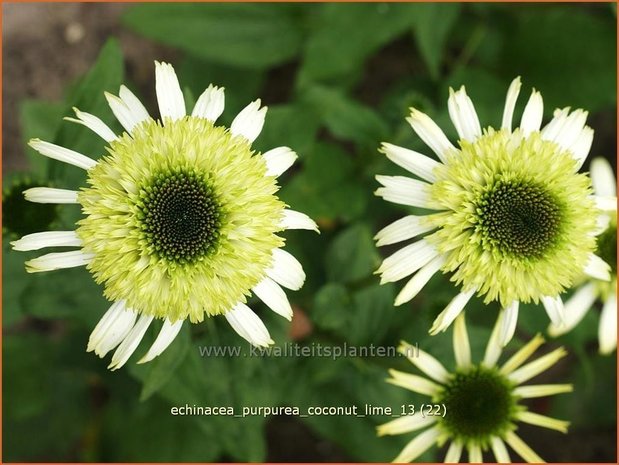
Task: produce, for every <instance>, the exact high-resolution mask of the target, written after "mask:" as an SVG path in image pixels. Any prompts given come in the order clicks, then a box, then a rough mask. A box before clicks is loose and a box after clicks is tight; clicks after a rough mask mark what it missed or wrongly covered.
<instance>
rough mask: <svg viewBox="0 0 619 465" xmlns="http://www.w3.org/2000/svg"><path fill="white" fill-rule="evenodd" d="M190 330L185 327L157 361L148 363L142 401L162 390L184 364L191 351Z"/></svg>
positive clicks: (141, 395)
mask: <svg viewBox="0 0 619 465" xmlns="http://www.w3.org/2000/svg"><path fill="white" fill-rule="evenodd" d="M189 341H190V336H189V328H188V325H184V327H183V328H182V329H181V331H180V332H179V333H178V335H177V336H176V337H175V338H174V341H173V342H172V343H171V344H170V346H169V347H168V348H167V349H166V350H164V351H163V353H162V354H161V355H159V356H158V357H157V358H155V360H153V361H151V362H148V363H147V364H146V365H145V366H144V369H145V370H146V372H147V373H146V375H145V378H144V384H143V385H142V392H141V393H140V400H142V401H144V400H146V399H148V398H149V397H150V396H152V395H153V394H154V393H155V392H157V391H158V390H159V389H161V387H162V386H164V385H165V383H167V382H168V381H169V379H170V377H171V376H173V375H174V372H175V370H176V368H177V367H178V366H179V365H180V364H181V363H182V361H183V359H184V358H185V356H186V355H187V351H188V350H189Z"/></svg>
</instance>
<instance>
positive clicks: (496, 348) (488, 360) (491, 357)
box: [483, 311, 505, 367]
mask: <svg viewBox="0 0 619 465" xmlns="http://www.w3.org/2000/svg"><path fill="white" fill-rule="evenodd" d="M504 316H505V312H504V311H500V312H499V316H498V317H497V319H496V322H495V323H494V327H493V328H492V333H491V334H490V339H489V340H488V344H487V345H486V352H485V353H484V361H483V364H484V365H485V366H487V367H494V366H496V362H497V361H498V360H499V357H500V356H501V352H502V351H503V346H502V345H501V343H500V340H499V339H500V335H501V327H502V326H503V318H504Z"/></svg>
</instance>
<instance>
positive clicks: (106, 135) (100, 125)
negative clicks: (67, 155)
mask: <svg viewBox="0 0 619 465" xmlns="http://www.w3.org/2000/svg"><path fill="white" fill-rule="evenodd" d="M73 111H74V112H75V116H77V118H70V117H68V116H66V117H65V118H64V119H65V120H66V121H71V122H72V123H77V124H81V125H83V126H86V127H87V128H88V129H90V130H91V131H92V132H94V133H95V134H96V135H98V136H99V137H100V138H101V139H103V140H104V141H106V142H112V141H114V140H116V134H114V131H112V130H111V129H110V128H109V127H108V125H107V124H105V123H104V122H103V121H102V120H101V119H100V118H98V117H97V116H95V115H91V114H90V113H86V112H85V111H79V110H78V109H77V108H75V107H73Z"/></svg>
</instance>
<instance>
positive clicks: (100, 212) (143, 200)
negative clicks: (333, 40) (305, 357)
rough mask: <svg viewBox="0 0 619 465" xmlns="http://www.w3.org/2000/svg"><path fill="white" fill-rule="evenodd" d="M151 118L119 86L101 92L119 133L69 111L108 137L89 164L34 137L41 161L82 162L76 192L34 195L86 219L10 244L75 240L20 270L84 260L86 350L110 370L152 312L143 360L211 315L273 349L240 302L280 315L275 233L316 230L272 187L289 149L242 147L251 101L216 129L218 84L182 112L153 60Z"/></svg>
mask: <svg viewBox="0 0 619 465" xmlns="http://www.w3.org/2000/svg"><path fill="white" fill-rule="evenodd" d="M155 65H156V70H155V71H156V73H155V77H156V93H157V101H158V105H159V111H160V114H161V121H157V120H155V119H153V118H152V117H151V116H150V115H149V113H148V112H147V110H146V109H145V108H144V106H143V105H142V103H140V101H139V100H138V99H137V97H136V96H135V95H134V94H133V93H131V91H130V90H129V89H127V88H126V87H125V86H121V88H120V92H119V96H115V95H111V94H107V93H106V98H107V100H108V103H109V105H110V107H111V109H112V112H113V113H114V115H115V116H116V118H117V119H118V120H119V121H120V123H121V124H122V126H123V127H124V128H125V130H126V132H125V133H123V134H122V135H116V134H114V133H113V132H112V130H110V128H108V127H107V126H106V125H105V124H104V123H103V122H102V121H101V120H100V119H99V118H98V117H96V116H94V115H91V114H88V113H84V112H82V111H79V110H77V109H75V114H76V118H75V119H74V118H67V119H69V120H70V121H73V122H75V123H79V124H83V125H84V126H86V127H88V128H89V129H91V130H92V131H94V132H95V133H96V134H98V135H99V136H101V137H102V138H103V139H104V140H105V141H107V143H108V147H107V151H108V155H106V156H104V157H102V158H101V159H100V160H99V161H95V160H93V159H91V158H89V157H87V156H85V155H82V154H80V153H77V152H74V151H72V150H69V149H67V148H64V147H59V146H57V145H54V144H51V143H49V142H43V141H41V140H38V139H35V140H32V141H30V146H31V147H33V148H34V149H35V150H37V151H38V152H39V153H41V154H42V155H45V156H47V157H50V158H53V159H56V160H59V161H63V162H65V163H69V164H71V165H74V166H78V167H80V168H83V169H84V170H86V173H87V176H88V180H87V182H88V184H89V185H90V186H89V187H88V188H85V189H82V190H80V191H79V192H75V191H68V190H62V189H46V188H35V189H29V190H27V191H26V192H25V195H26V198H27V199H29V200H31V201H34V202H52V203H79V204H80V205H81V206H82V210H83V212H84V214H85V215H86V216H85V217H84V218H83V219H82V220H80V221H79V223H78V224H79V226H78V228H77V229H76V230H75V231H50V232H43V233H37V234H32V235H29V236H26V237H24V238H22V239H21V240H19V241H17V242H15V243H14V248H16V249H18V250H36V249H40V248H43V247H51V246H53V247H58V246H67V247H79V250H74V251H68V252H61V253H50V254H47V255H43V256H41V257H39V258H36V259H34V260H31V261H29V262H27V264H26V265H27V269H28V271H31V272H39V271H49V270H54V269H58V268H68V267H74V266H81V265H86V266H87V267H88V269H89V270H90V272H91V273H92V274H93V275H94V278H95V280H96V281H97V282H98V283H102V284H103V285H104V287H105V290H104V294H105V296H106V297H107V298H108V299H109V300H111V301H113V302H114V303H113V305H112V306H111V307H110V309H109V310H108V312H107V313H106V314H105V315H104V316H103V318H102V319H101V321H100V322H99V324H98V325H97V327H96V328H95V329H94V331H93V333H92V335H91V337H90V341H89V344H88V350H89V351H95V353H96V354H97V355H99V356H101V357H103V356H105V354H106V353H108V352H109V351H110V350H112V349H114V348H116V347H118V348H117V349H116V352H115V353H114V355H113V356H112V363H111V364H110V368H114V369H115V368H119V367H121V366H122V365H123V364H124V363H125V362H126V361H127V359H128V358H129V357H130V356H131V354H132V353H133V352H134V351H135V349H136V348H137V346H138V344H139V342H140V341H141V339H142V337H143V335H144V333H145V331H146V329H147V328H148V326H149V325H150V323H151V322H152V320H153V319H161V320H163V326H162V329H161V331H160V333H159V336H158V337H157V339H156V340H155V342H154V343H153V345H152V346H151V348H150V350H149V351H148V352H147V354H146V355H145V356H144V357H143V358H142V359H141V360H140V362H146V361H149V360H152V359H153V358H154V357H156V356H157V355H159V354H160V353H161V352H162V351H163V350H165V348H166V347H167V346H168V345H169V344H170V343H171V342H172V340H173V339H174V338H175V337H176V335H177V334H178V332H179V331H180V328H181V326H182V324H183V322H184V321H185V320H186V319H189V320H190V321H191V322H192V323H197V322H200V321H202V320H203V319H204V317H205V315H206V316H213V315H220V314H221V315H224V316H225V318H226V319H227V320H228V322H229V323H230V325H231V326H232V327H233V328H234V330H235V331H236V332H237V333H239V334H240V335H241V336H242V337H244V338H245V339H247V340H248V341H249V342H250V343H251V344H254V345H258V346H266V345H269V344H271V343H272V340H271V338H270V336H269V332H268V330H267V328H266V327H265V325H264V324H263V323H262V321H261V319H260V318H259V317H258V316H257V315H256V314H255V313H254V312H253V311H252V310H251V309H250V308H249V307H248V306H247V305H246V304H245V302H246V299H247V296H248V295H250V294H251V293H254V294H255V295H257V296H258V297H259V298H260V299H262V300H263V301H264V302H265V303H266V304H267V305H268V306H269V307H270V308H271V309H272V310H273V311H275V312H276V313H278V314H280V315H282V316H284V317H285V318H288V319H290V318H291V317H292V310H291V307H290V304H289V302H288V299H287V297H286V295H285V293H284V291H283V290H282V286H283V287H285V288H288V289H293V290H296V289H299V288H300V287H301V286H302V285H303V282H304V280H305V274H304V272H303V269H302V267H301V265H300V263H299V262H298V261H297V260H296V259H295V258H294V257H293V256H292V255H290V254H289V253H288V252H286V251H284V250H283V249H282V248H281V247H282V246H283V245H284V240H283V239H282V238H281V237H279V236H278V235H277V233H279V232H280V231H282V230H285V229H311V230H317V226H316V224H315V223H314V222H313V221H312V220H311V219H310V218H309V217H307V216H306V215H304V214H303V213H299V212H296V211H293V210H289V209H287V208H286V207H285V205H284V203H283V202H281V201H280V200H279V199H278V198H277V196H276V195H275V194H276V192H277V190H278V189H279V186H278V185H277V182H276V178H277V177H278V176H279V175H280V174H282V173H283V172H284V171H285V170H286V169H288V168H289V167H290V166H291V165H292V164H293V162H294V161H295V159H296V158H297V156H296V154H295V153H294V152H293V151H292V150H291V149H289V148H287V147H278V148H275V149H273V150H270V151H268V152H266V153H264V154H260V153H256V152H254V151H253V150H252V148H251V144H252V142H253V141H254V140H255V139H256V137H258V135H259V134H260V131H261V130H262V126H263V124H264V118H265V114H266V110H267V109H266V107H262V108H261V107H260V100H256V101H254V102H252V103H250V104H249V105H247V107H245V108H244V109H243V110H242V111H241V112H240V113H239V114H238V115H237V117H236V118H235V119H234V121H233V122H232V124H231V126H230V129H227V128H225V127H222V126H216V125H215V121H216V120H217V118H218V117H219V116H220V115H221V113H222V112H223V109H224V90H223V89H222V88H218V87H214V86H212V85H211V86H209V87H208V88H207V89H206V90H205V91H204V93H203V94H202V95H201V96H200V97H199V99H198V101H197V103H196V105H195V107H194V109H193V111H192V113H191V114H190V115H188V114H187V112H186V109H185V101H184V99H183V94H182V92H181V88H180V85H179V82H178V79H177V77H176V74H175V72H174V69H173V68H172V66H171V65H169V64H166V63H157V62H156V63H155Z"/></svg>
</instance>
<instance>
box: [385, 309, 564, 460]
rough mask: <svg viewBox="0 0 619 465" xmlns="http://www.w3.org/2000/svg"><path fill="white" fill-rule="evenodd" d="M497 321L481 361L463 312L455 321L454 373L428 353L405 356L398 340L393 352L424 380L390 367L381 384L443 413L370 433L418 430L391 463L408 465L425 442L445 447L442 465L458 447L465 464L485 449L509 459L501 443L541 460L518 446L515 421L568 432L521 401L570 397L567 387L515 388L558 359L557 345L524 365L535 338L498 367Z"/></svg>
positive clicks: (537, 340) (427, 445) (394, 422)
mask: <svg viewBox="0 0 619 465" xmlns="http://www.w3.org/2000/svg"><path fill="white" fill-rule="evenodd" d="M500 332H501V322H500V321H498V322H497V324H496V325H495V327H494V330H493V332H492V335H491V336H490V340H489V341H488V346H487V347H486V353H485V355H484V359H483V361H482V362H480V363H473V361H472V360H471V352H470V348H469V339H468V334H467V330H466V324H465V321H464V314H461V315H459V316H458V317H457V318H456V322H455V324H454V333H453V344H454V353H455V358H456V365H457V366H456V369H455V371H453V372H451V373H450V372H448V371H447V369H446V368H445V367H444V366H443V365H442V364H441V363H440V362H439V361H438V360H436V359H435V358H434V357H432V356H431V355H430V354H428V353H426V352H423V351H421V350H420V351H419V354H414V355H413V356H411V353H412V352H411V350H410V346H409V345H408V344H406V343H404V342H403V343H402V344H401V346H400V348H399V350H400V352H401V353H402V354H403V355H407V356H408V359H409V360H410V361H411V362H412V363H413V364H414V365H415V366H416V367H417V368H419V369H420V370H421V371H422V372H423V373H424V374H425V375H427V376H428V377H429V378H431V379H428V378H425V377H422V376H417V375H413V374H410V373H405V372H401V371H397V370H390V375H391V378H389V379H388V380H387V381H388V382H389V383H391V384H395V385H396V386H400V387H403V388H405V389H409V390H411V391H414V392H418V393H420V394H423V395H426V396H429V397H430V398H431V402H432V404H437V405H441V406H442V408H444V414H443V415H435V416H424V415H422V414H421V413H420V412H419V411H417V412H415V413H414V414H412V415H406V416H402V417H400V418H397V419H395V420H392V421H390V422H388V423H385V424H384V425H380V426H379V427H378V428H377V431H378V434H379V435H380V436H382V435H394V434H405V433H410V432H413V431H418V430H421V429H425V431H423V432H422V433H420V434H419V435H417V436H416V437H415V438H413V439H412V440H411V441H410V442H409V443H408V445H406V447H405V448H404V449H403V450H402V451H401V452H400V454H399V455H398V456H397V457H396V458H395V459H394V460H393V461H394V462H411V461H413V460H415V459H416V458H417V457H419V456H420V455H421V454H423V453H424V452H425V451H426V450H428V449H429V448H430V447H431V446H432V445H435V444H436V445H439V446H442V445H443V444H445V443H447V442H450V445H449V448H448V451H447V456H446V457H445V460H444V461H445V462H458V461H459V460H460V457H461V454H462V451H463V449H467V451H468V459H469V460H468V461H469V462H471V463H474V462H481V461H482V460H481V459H482V452H483V451H485V450H492V452H493V453H494V456H495V457H496V460H497V462H499V463H507V462H509V461H510V457H509V453H508V451H507V447H506V445H505V444H506V443H507V444H508V445H509V446H510V447H511V448H512V449H513V450H514V451H515V452H516V453H517V454H518V455H519V456H520V457H522V458H523V459H524V460H526V461H527V462H542V461H543V460H542V459H541V458H540V457H539V456H538V455H537V454H536V453H535V452H534V451H533V450H531V448H530V447H529V446H527V444H525V443H524V442H523V441H522V439H520V437H519V436H518V435H516V433H515V431H516V429H517V425H516V423H518V422H524V423H529V424H532V425H537V426H541V427H545V428H549V429H553V430H557V431H561V432H564V433H565V432H567V427H568V422H566V421H561V420H556V419H554V418H549V417H547V416H544V415H540V414H537V413H534V412H531V411H529V410H528V408H527V407H526V406H525V405H524V404H522V402H521V401H522V400H523V399H527V398H533V397H544V396H551V395H555V394H559V393H563V392H570V391H571V390H572V386H571V385H570V384H541V385H524V386H523V385H522V383H525V382H526V381H528V380H530V379H531V378H533V377H535V376H537V375H538V374H540V373H542V372H543V371H545V370H547V369H548V368H550V367H551V366H552V365H554V364H555V363H556V362H557V361H558V360H559V359H561V358H562V357H563V356H565V354H566V352H565V350H564V349H563V348H558V349H556V350H554V351H552V352H550V353H548V354H546V355H544V356H542V357H540V358H538V359H537V360H534V361H531V362H528V363H526V364H525V362H526V361H527V360H528V359H529V357H531V355H532V354H533V353H534V352H535V351H536V350H537V349H538V348H539V347H540V346H541V345H542V344H543V342H544V339H543V338H542V337H541V336H539V335H537V336H535V337H534V338H533V339H532V340H531V341H529V342H528V343H527V344H526V345H524V346H523V347H522V348H521V349H520V350H519V351H517V352H516V353H515V354H514V355H513V356H512V357H511V358H509V359H508V360H507V361H506V362H505V363H504V364H503V365H500V366H499V365H497V361H498V359H499V358H500V356H501V343H500Z"/></svg>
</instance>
